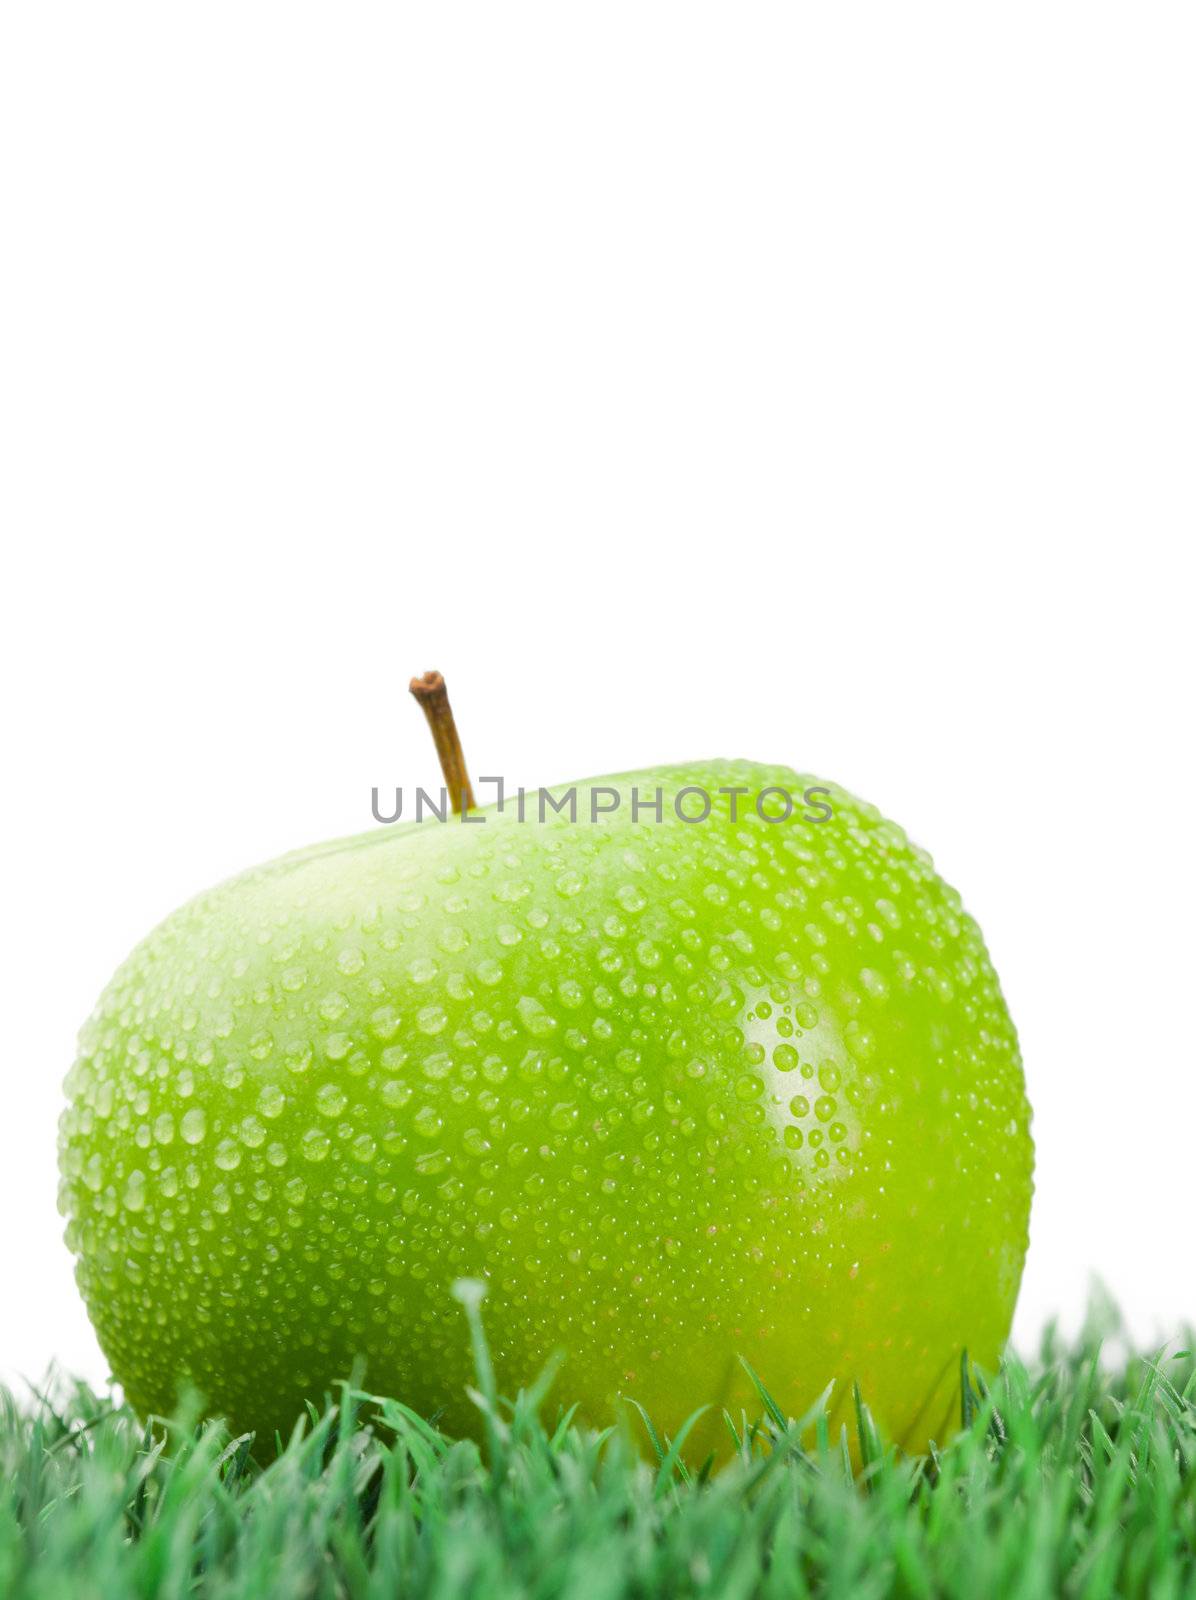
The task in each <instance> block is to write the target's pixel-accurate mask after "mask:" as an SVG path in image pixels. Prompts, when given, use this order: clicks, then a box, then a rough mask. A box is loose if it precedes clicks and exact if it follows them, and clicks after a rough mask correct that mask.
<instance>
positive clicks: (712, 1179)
mask: <svg viewBox="0 0 1196 1600" xmlns="http://www.w3.org/2000/svg"><path fill="white" fill-rule="evenodd" d="M816 783H817V780H815V779H813V778H810V777H806V776H799V775H798V774H796V773H794V772H792V771H790V770H788V769H786V768H778V767H771V766H760V765H755V764H752V763H747V762H722V761H711V762H704V763H699V764H695V765H693V766H685V767H669V768H662V769H658V770H654V771H646V772H641V773H636V774H629V775H621V776H618V777H615V778H607V779H601V780H591V781H590V782H589V783H587V784H584V785H580V786H578V789H577V816H576V819H575V820H574V819H573V818H571V816H570V815H569V812H568V809H563V810H562V811H561V812H560V813H559V814H558V813H556V812H554V811H553V810H552V809H551V808H546V810H545V815H544V817H543V820H540V817H539V815H538V811H539V807H537V806H536V805H535V804H534V802H533V801H532V800H529V802H528V803H527V805H526V806H525V807H524V816H523V818H522V820H521V819H520V816H519V814H518V810H517V808H516V807H515V805H514V804H513V803H510V802H509V803H508V804H507V806H506V807H505V808H504V810H503V811H502V812H501V813H500V812H498V811H497V810H494V809H491V810H487V811H481V812H473V813H471V814H470V815H469V820H468V821H460V820H450V821H447V822H445V823H439V822H436V821H434V820H429V821H425V822H423V823H422V824H419V825H411V824H402V825H398V826H394V827H389V828H380V829H376V830H374V831H372V832H370V833H367V834H364V835H362V836H361V837H359V838H353V839H348V840H342V841H338V842H334V843H331V844H326V845H323V846H319V847H316V848H314V849H309V850H305V851H301V852H299V853H297V854H293V855H289V856H284V857H282V858H281V859H280V860H278V861H275V862H272V863H270V864H269V865H267V866H263V867H259V868H257V869H256V870H253V871H250V872H247V873H245V874H244V875H243V876H241V877H238V878H235V879H233V880H232V881H231V882H228V883H225V884H223V885H221V886H220V887H218V888H216V889H213V890H212V891H211V892H210V893H207V894H204V895H201V896H200V897H199V898H198V899H196V900H193V901H192V902H191V903H190V904H188V905H186V906H184V907H183V908H182V909H181V910H179V911H178V912H176V913H175V914H174V915H173V916H171V917H170V918H168V919H167V921H166V922H164V923H163V924H162V925H161V926H160V927H159V928H157V929H156V930H155V931H154V932H153V933H151V934H150V936H149V937H148V938H147V939H146V940H145V942H144V943H143V944H141V945H140V946H139V947H138V948H137V949H136V950H135V951H134V952H133V954H132V955H131V956H130V957H129V959H128V961H127V962H126V963H125V965H124V966H123V967H122V968H121V969H120V970H119V972H118V973H117V974H116V976H115V977H114V978H113V980H112V982H111V983H110V985H109V986H108V988H107V989H106V991H105V992H104V994H103V996H102V997H101V999H100V1001H99V1003H98V1005H97V1007H96V1010H95V1012H94V1014H93V1015H92V1017H91V1019H90V1021H89V1022H88V1023H87V1024H86V1026H85V1028H84V1029H83V1032H82V1036H81V1042H80V1048H79V1056H78V1060H77V1061H76V1063H75V1066H74V1068H73V1070H72V1072H71V1074H70V1077H69V1079H68V1096H69V1104H68V1107H67V1109H66V1111H65V1113H64V1115H63V1118H62V1124H61V1137H60V1146H61V1168H62V1177H63V1183H62V1206H63V1210H64V1213H65V1215H66V1217H67V1219H68V1223H67V1239H68V1242H69V1244H70V1247H71V1249H72V1250H73V1251H74V1252H75V1254H76V1256H77V1258H78V1263H77V1271H78V1280H79V1284H80V1287H81V1289H82V1292H83V1294H84V1296H85V1299H86V1302H87V1305H88V1308H89V1310H90V1314H91V1317H92V1319H93V1321H94V1324H95V1327H96V1330H97V1333H98V1335H99V1339H100V1342H101V1344H102V1346H103V1349H104V1351H105V1352H106V1354H107V1357H108V1359H109V1361H110V1362H111V1367H112V1371H113V1373H114V1374H115V1376H116V1377H117V1378H118V1379H119V1380H120V1382H121V1383H122V1384H123V1385H124V1387H125V1390H126V1392H127V1394H128V1397H129V1399H130V1400H131V1401H132V1403H133V1404H134V1405H135V1406H136V1407H137V1408H139V1409H140V1410H141V1411H142V1412H146V1411H151V1410H153V1411H163V1410H165V1409H167V1408H169V1407H170V1406H171V1405H172V1403H173V1402H174V1400H175V1397H176V1394H177V1393H178V1391H179V1388H180V1386H181V1385H183V1384H188V1385H194V1386H196V1387H198V1388H199V1390H200V1391H201V1392H202V1393H203V1394H204V1395H205V1396H206V1397H207V1401H208V1403H209V1405H210V1407H211V1409H212V1410H213V1411H215V1412H219V1413H223V1414H225V1415H226V1416H227V1417H228V1418H229V1420H230V1422H231V1424H232V1426H233V1427H234V1428H235V1429H237V1430H243V1429H244V1430H248V1429H253V1430H256V1431H257V1432H258V1433H259V1434H264V1435H266V1436H267V1437H270V1436H271V1435H272V1434H273V1431H274V1430H276V1429H278V1430H281V1431H283V1432H284V1433H285V1432H286V1431H287V1430H288V1429H289V1428H290V1427H291V1425H292V1424H293V1422H294V1419H295V1417H296V1415H297V1414H298V1412H299V1410H300V1408H301V1406H302V1403H303V1401H304V1400H305V1399H306V1398H308V1397H311V1398H314V1399H316V1400H319V1399H320V1398H321V1396H322V1395H323V1393H324V1392H325V1391H326V1390H328V1389H329V1388H330V1386H331V1385H332V1384H333V1383H334V1382H335V1380H336V1379H338V1378H340V1377H341V1376H344V1375H347V1374H348V1373H349V1371H350V1369H351V1368H353V1366H354V1363H355V1362H356V1361H358V1360H359V1359H364V1362H365V1382H366V1384H367V1386H368V1387H370V1388H371V1389H373V1390H374V1391H375V1392H377V1393H388V1394H393V1395H396V1396H399V1397H400V1398H402V1399H403V1400H404V1401H406V1402H408V1403H409V1404H410V1405H412V1406H415V1407H417V1408H419V1409H420V1410H421V1411H422V1412H424V1413H425V1414H428V1415H439V1416H440V1417H441V1418H442V1420H443V1422H444V1424H445V1425H446V1426H447V1427H449V1428H450V1429H466V1428H471V1427H472V1426H473V1425H474V1422H475V1417H474V1414H473V1413H472V1408H471V1407H470V1404H469V1402H468V1400H467V1399H466V1395H465V1390H466V1385H467V1383H468V1382H469V1381H470V1375H469V1370H468V1349H467V1338H466V1333H465V1328H464V1326H463V1322H462V1317H461V1313H460V1309H459V1307H457V1306H456V1305H455V1303H454V1302H453V1300H452V1298H451V1294H450V1287H451V1285H452V1283H453V1281H454V1280H455V1279H457V1278H461V1277H477V1278H484V1279H486V1280H487V1282H488V1288H489V1293H488V1298H487V1303H486V1325H487V1331H488V1334H489V1337H490V1340H491V1342H492V1345H493V1348H494V1354H495V1361H496V1366H497V1368H498V1374H499V1380H500V1384H501V1386H502V1387H503V1388H505V1389H506V1390H507V1391H508V1392H513V1391H514V1389H515V1387H516V1386H517V1385H518V1384H519V1383H521V1382H524V1381H527V1380H528V1379H530V1378H531V1377H532V1376H533V1375H534V1374H535V1372H536V1371H537V1370H538V1368H539V1367H540V1365H541V1363H542V1362H543V1361H544V1360H545V1359H546V1358H547V1357H548V1356H549V1355H550V1353H551V1352H553V1351H554V1350H556V1349H558V1348H559V1349H563V1350H564V1352H565V1354H566V1365H565V1368H564V1373H563V1376H562V1378H561V1380H560V1383H561V1392H562V1394H563V1395H564V1396H566V1397H567V1398H568V1399H569V1400H571V1401H572V1400H578V1401H580V1402H581V1405H582V1408H583V1414H584V1415H587V1416H588V1417H589V1418H590V1419H591V1420H593V1421H595V1422H603V1421H606V1420H609V1418H610V1416H611V1405H612V1401H613V1400H614V1397H616V1396H617V1395H618V1394H620V1393H624V1394H629V1395H632V1396H634V1397H635V1398H636V1399H637V1400H639V1401H640V1402H641V1403H642V1404H643V1405H645V1406H646V1407H647V1409H648V1410H649V1412H650V1414H651V1415H652V1416H653V1418H654V1420H655V1421H656V1423H657V1425H658V1427H660V1428H663V1429H667V1430H672V1429H674V1428H675V1427H676V1426H677V1425H678V1424H679V1422H680V1421H681V1420H682V1419H683V1418H684V1417H685V1416H686V1415H688V1414H689V1413H690V1412H691V1411H692V1410H694V1409H695V1408H696V1407H697V1406H699V1405H701V1404H703V1403H711V1404H712V1405H714V1406H716V1407H717V1406H719V1405H724V1404H725V1405H729V1406H730V1407H732V1409H734V1408H737V1407H738V1406H740V1405H743V1404H746V1405H748V1406H749V1409H751V1410H752V1412H753V1414H754V1413H755V1411H756V1409H757V1407H756V1406H755V1404H754V1402H753V1401H751V1399H750V1398H749V1397H748V1396H747V1395H746V1394H745V1392H744V1381H745V1380H744V1379H743V1374H742V1369H741V1367H740V1366H739V1365H738V1363H737V1360H736V1357H737V1356H738V1355H741V1354H742V1355H743V1356H745V1357H746V1358H747V1359H748V1360H749V1361H750V1362H751V1363H752V1365H753V1366H754V1367H755V1368H756V1369H757V1371H758V1372H759V1373H760V1374H761V1375H762V1376H763V1378H764V1379H765V1381H766V1382H767V1384H768V1385H769V1387H770V1388H771V1389H772V1391H773V1392H774V1393H775V1395H776V1397H777V1399H778V1400H779V1401H780V1402H781V1403H782V1404H783V1405H784V1406H785V1407H786V1408H787V1410H788V1411H789V1412H791V1413H792V1414H794V1415H797V1414H800V1413H801V1411H802V1410H803V1409H804V1408H805V1407H806V1406H807V1405H808V1404H809V1403H810V1402H811V1401H812V1400H813V1398H814V1397H815V1396H816V1395H817V1394H818V1393H819V1392H820V1391H821V1390H822V1389H823V1388H824V1387H825V1385H826V1384H827V1383H828V1382H829V1381H831V1380H832V1379H833V1380H837V1389H836V1395H837V1397H838V1398H837V1400H836V1404H837V1405H839V1406H846V1405H848V1404H849V1403H850V1383H851V1381H852V1380H856V1381H858V1382H859V1384H860V1386H861V1389H862V1390H863V1393H864V1395H865V1397H866V1398H867V1400H868V1401H869V1402H870V1403H871V1406H872V1409H873V1411H874V1413H875V1414H876V1415H877V1417H878V1420H879V1421H880V1423H881V1424H882V1426H883V1427H884V1428H885V1429H886V1430H887V1431H888V1433H889V1434H890V1436H891V1437H893V1438H895V1439H897V1440H900V1441H902V1442H903V1443H904V1444H906V1445H907V1446H910V1447H919V1446H922V1445H924V1444H925V1443H926V1441H927V1439H929V1438H931V1437H935V1438H942V1437H943V1436H945V1434H946V1433H948V1432H949V1431H950V1426H951V1418H952V1416H953V1415H954V1414H955V1411H956V1407H957V1395H958V1371H959V1359H960V1352H961V1349H963V1348H964V1347H966V1348H967V1350H968V1351H969V1352H970V1353H971V1354H972V1355H973V1356H974V1357H975V1358H976V1359H977V1360H979V1361H981V1362H985V1363H989V1364H991V1363H993V1362H995V1361H996V1359H997V1357H998V1354H999V1352H1000V1350H1001V1347H1002V1344H1003V1342H1004V1340H1005V1339H1006V1337H1007V1335H1008V1331H1009V1326H1010V1319H1011V1316H1012V1311H1013V1306H1014V1300H1015V1298H1016V1294H1017V1288H1018V1282H1019V1278H1020V1275H1021V1269H1022V1262H1023V1257H1024V1253H1025V1249H1026V1242H1027V1222H1028V1215H1029V1207H1030V1194H1031V1167H1032V1147H1031V1142H1030V1134H1029V1109H1028V1106H1027V1103H1026V1098H1025V1093H1024V1087H1023V1078H1022V1069H1021V1062H1020V1058H1019V1053H1018V1045H1017V1038H1016V1035H1015V1032H1014V1028H1013V1024H1012V1022H1011V1021H1010V1018H1009V1014H1008V1012H1007V1010H1006V1007H1005V1004H1004V1001H1003V999H1002V996H1001V992H1000V989H999V986H998V983H997V978H996V976H995V974H994V971H993V968H992V965H991V964H990V961H989V957H988V954H987V952H986V950H985V946H984V943H983V941H982V938H981V935H980V931H979V929H978V928H977V926H976V924H975V923H974V922H973V921H972V920H971V918H970V917H969V916H968V915H967V914H966V913H965V912H964V910H963V909H962V907H961V904H960V900H959V897H958V896H957V894H956V893H955V891H954V890H953V889H951V888H949V887H948V886H947V885H946V884H945V883H944V882H943V881H942V879H941V878H939V877H938V876H937V874H936V873H935V871H934V869H933V867H932V865H931V862H930V860H929V858H928V857H927V856H926V855H925V854H924V853H923V852H922V851H921V850H919V849H917V848H915V847H914V846H913V845H911V844H910V843H909V841H908V840H907V838H906V836H905V834H904V833H903V832H902V830H901V829H900V828H898V827H897V826H895V825H894V824H892V823H890V822H888V821H886V820H885V819H884V818H883V817H882V816H881V815H880V814H879V813H878V812H877V811H876V810H874V809H873V808H872V807H871V806H869V805H866V804H864V803H862V802H860V801H859V800H857V799H855V798H853V797H852V796H851V795H849V794H847V793H845V792H843V791H842V790H840V789H838V788H835V787H834V786H828V787H827V789H826V790H824V792H823V798H822V799H820V800H816V801H815V802H814V803H813V804H812V805H811V804H808V803H806V802H804V801H803V800H802V796H803V794H804V793H805V792H806V791H807V790H808V789H810V788H811V787H812V786H813V785H815V784H816ZM633 788H634V789H635V790H636V791H637V793H638V799H639V804H638V806H637V807H636V808H635V810H634V814H633V806H632V790H633ZM658 788H659V789H660V790H661V791H662V804H661V806H660V817H659V820H657V817H656V815H655V813H654V809H653V808H652V806H651V802H652V801H653V799H654V796H655V792H656V790H657V789H658ZM686 790H692V791H693V792H692V793H689V794H681V791H686ZM729 791H740V792H738V793H732V792H729ZM764 791H774V792H773V793H772V794H771V795H767V796H765V797H764V798H763V803H758V801H759V799H760V797H761V796H762V794H763V792H764ZM776 791H787V792H788V794H789V795H791V796H792V797H794V798H793V805H792V812H791V814H790V815H788V816H785V815H784V812H785V802H784V797H783V796H781V795H778V794H777V793H776ZM612 794H613V795H615V796H617V797H618V803H617V806H615V805H613V804H612V800H611V796H612ZM679 795H680V804H678V803H677V802H678V797H679ZM704 797H709V815H699V814H700V813H703V811H704V809H705V806H706V804H707V800H706V799H705V798H704ZM592 811H594V812H596V814H597V820H591V814H592ZM828 811H829V816H828V815H827V812H828ZM679 812H681V813H685V814H686V815H687V816H689V817H692V818H693V819H694V820H683V818H682V815H680V814H679ZM766 819H771V820H766ZM844 1414H845V1413H844Z"/></svg>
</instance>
